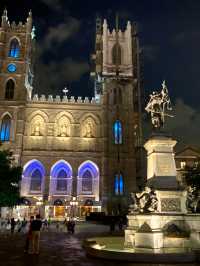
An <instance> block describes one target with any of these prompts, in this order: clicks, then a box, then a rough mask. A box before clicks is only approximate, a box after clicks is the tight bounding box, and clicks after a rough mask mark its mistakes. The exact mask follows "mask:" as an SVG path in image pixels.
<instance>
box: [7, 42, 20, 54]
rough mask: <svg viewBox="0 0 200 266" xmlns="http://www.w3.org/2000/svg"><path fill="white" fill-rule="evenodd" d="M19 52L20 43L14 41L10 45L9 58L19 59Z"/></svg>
mask: <svg viewBox="0 0 200 266" xmlns="http://www.w3.org/2000/svg"><path fill="white" fill-rule="evenodd" d="M19 52H20V49H19V42H18V40H17V39H13V40H12V41H11V43H10V49H9V53H8V56H10V57H14V58H18V57H19Z"/></svg>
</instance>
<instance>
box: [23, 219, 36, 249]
mask: <svg viewBox="0 0 200 266" xmlns="http://www.w3.org/2000/svg"><path fill="white" fill-rule="evenodd" d="M33 220H34V216H31V217H30V222H29V225H28V232H27V235H26V242H25V247H24V253H28V252H29V246H30V241H31V239H32V231H31V223H32V221H33Z"/></svg>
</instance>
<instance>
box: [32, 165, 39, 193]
mask: <svg viewBox="0 0 200 266" xmlns="http://www.w3.org/2000/svg"><path fill="white" fill-rule="evenodd" d="M41 188H42V173H41V172H40V170H39V169H35V170H34V171H33V172H32V174H31V184H30V191H41Z"/></svg>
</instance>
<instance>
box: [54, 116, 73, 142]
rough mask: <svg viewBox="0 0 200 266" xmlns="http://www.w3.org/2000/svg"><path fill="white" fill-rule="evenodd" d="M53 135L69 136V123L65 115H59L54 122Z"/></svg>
mask: <svg viewBox="0 0 200 266" xmlns="http://www.w3.org/2000/svg"><path fill="white" fill-rule="evenodd" d="M54 135H55V136H57V137H70V136H71V123H70V120H69V118H68V117H67V116H66V115H63V116H61V117H60V118H59V119H57V120H56V122H55V124H54Z"/></svg>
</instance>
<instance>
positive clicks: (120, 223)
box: [118, 218, 123, 231]
mask: <svg viewBox="0 0 200 266" xmlns="http://www.w3.org/2000/svg"><path fill="white" fill-rule="evenodd" d="M118 226H119V230H120V231H122V229H123V220H122V218H120V219H119V224H118Z"/></svg>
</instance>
